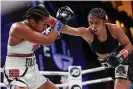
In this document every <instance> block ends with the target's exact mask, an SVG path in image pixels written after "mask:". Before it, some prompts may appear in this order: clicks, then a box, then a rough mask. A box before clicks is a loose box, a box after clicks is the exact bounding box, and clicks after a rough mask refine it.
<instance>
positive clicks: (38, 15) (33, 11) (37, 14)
mask: <svg viewBox="0 0 133 89" xmlns="http://www.w3.org/2000/svg"><path fill="white" fill-rule="evenodd" d="M49 15H50V13H49V11H48V10H47V9H46V8H44V7H42V6H34V7H31V8H30V9H29V10H28V11H27V12H26V15H25V17H26V19H29V18H33V19H34V20H35V21H38V20H43V18H44V16H45V17H49Z"/></svg>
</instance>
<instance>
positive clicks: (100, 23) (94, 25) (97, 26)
mask: <svg viewBox="0 0 133 89" xmlns="http://www.w3.org/2000/svg"><path fill="white" fill-rule="evenodd" d="M88 22H89V26H90V28H91V29H92V31H93V32H94V34H99V33H100V32H102V30H104V27H105V20H103V19H99V18H97V17H94V16H90V17H89V18H88Z"/></svg>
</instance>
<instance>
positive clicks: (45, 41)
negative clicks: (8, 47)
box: [10, 25, 58, 46]
mask: <svg viewBox="0 0 133 89" xmlns="http://www.w3.org/2000/svg"><path fill="white" fill-rule="evenodd" d="M12 29H13V32H12V33H11V34H15V35H16V36H18V37H20V38H21V39H24V40H27V41H30V42H32V43H38V44H41V45H46V46H49V45H51V44H52V43H53V42H54V41H55V40H56V39H57V36H58V33H57V31H55V30H54V31H53V32H52V34H49V35H48V36H46V35H43V34H42V33H39V32H36V31H33V30H32V29H31V28H29V27H27V26H24V25H17V26H14V27H13V28H12ZM11 34H10V35H11Z"/></svg>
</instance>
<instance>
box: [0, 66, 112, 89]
mask: <svg viewBox="0 0 133 89" xmlns="http://www.w3.org/2000/svg"><path fill="white" fill-rule="evenodd" d="M102 70H105V67H97V68H92V69H87V70H81V66H69V70H68V72H58V71H40V73H41V74H42V75H48V76H53V75H54V76H57V75H58V76H67V78H68V79H67V82H66V81H65V82H62V84H55V85H56V86H57V87H59V88H60V87H69V89H74V88H75V87H76V88H78V89H82V86H84V85H88V84H95V83H102V82H108V81H113V79H112V78H111V77H106V78H101V79H95V80H90V81H85V82H82V75H84V74H88V73H93V72H98V71H102ZM0 72H3V69H2V68H0ZM0 87H6V85H5V84H4V83H0Z"/></svg>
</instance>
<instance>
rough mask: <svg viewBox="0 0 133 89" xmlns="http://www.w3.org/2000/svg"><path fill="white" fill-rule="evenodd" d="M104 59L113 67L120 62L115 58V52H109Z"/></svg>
mask: <svg viewBox="0 0 133 89" xmlns="http://www.w3.org/2000/svg"><path fill="white" fill-rule="evenodd" d="M106 60H107V63H108V64H109V65H110V66H111V67H113V68H115V67H117V66H118V65H119V64H120V63H121V61H119V60H118V59H117V56H116V54H115V53H111V54H109V55H108V57H107V58H106Z"/></svg>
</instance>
